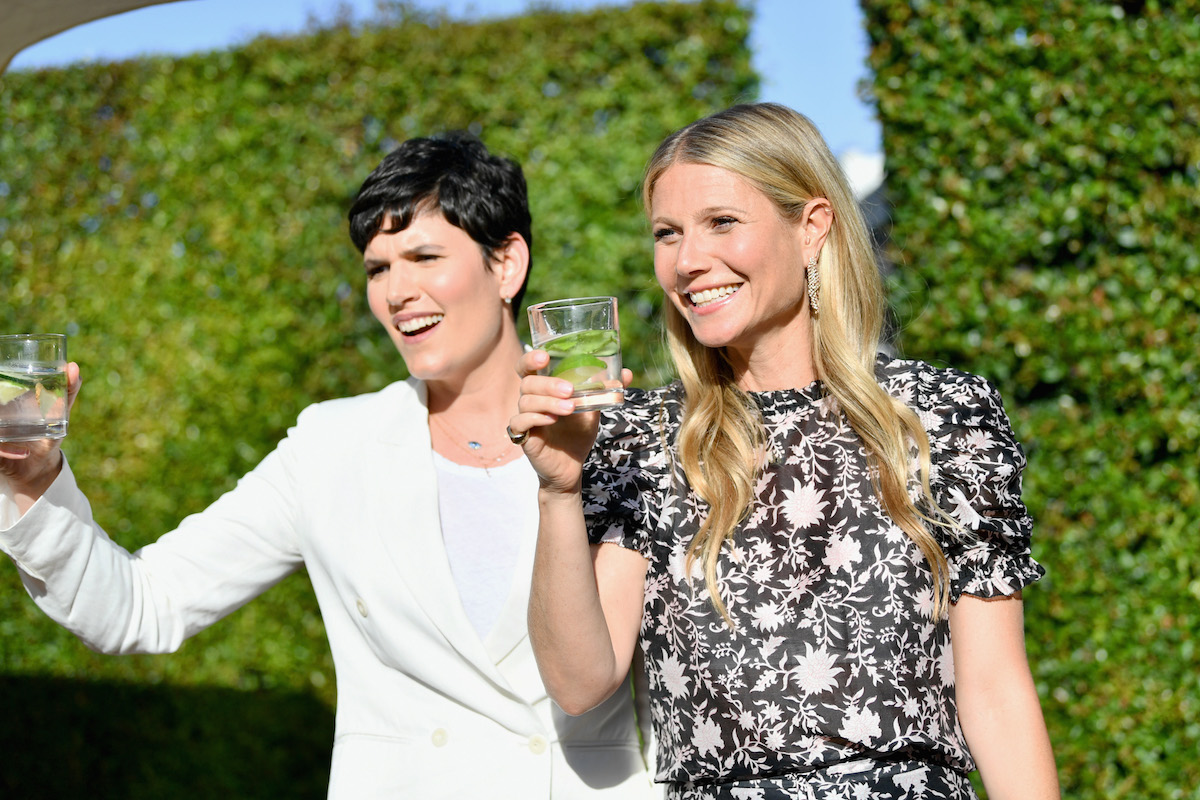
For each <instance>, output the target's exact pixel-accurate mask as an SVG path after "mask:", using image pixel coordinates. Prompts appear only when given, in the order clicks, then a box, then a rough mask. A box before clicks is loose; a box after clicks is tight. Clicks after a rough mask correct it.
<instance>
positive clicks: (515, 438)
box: [504, 425, 529, 447]
mask: <svg viewBox="0 0 1200 800" xmlns="http://www.w3.org/2000/svg"><path fill="white" fill-rule="evenodd" d="M504 430H505V432H506V433H507V434H508V440H509V441H510V442H512V443H513V444H515V445H517V446H518V447H519V446H521V445H523V444H525V440H526V439H528V438H529V431H525V432H524V433H520V434H518V433H513V430H512V426H511V425H507V426H505V428H504Z"/></svg>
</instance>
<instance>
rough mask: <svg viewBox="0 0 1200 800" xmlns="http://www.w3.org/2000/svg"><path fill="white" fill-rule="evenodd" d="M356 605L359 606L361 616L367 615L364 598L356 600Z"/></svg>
mask: <svg viewBox="0 0 1200 800" xmlns="http://www.w3.org/2000/svg"><path fill="white" fill-rule="evenodd" d="M354 605H356V606H358V614H359V616H362V617H365V616H366V615H367V604H366V603H364V602H363V601H362V600H356V601H355V602H354Z"/></svg>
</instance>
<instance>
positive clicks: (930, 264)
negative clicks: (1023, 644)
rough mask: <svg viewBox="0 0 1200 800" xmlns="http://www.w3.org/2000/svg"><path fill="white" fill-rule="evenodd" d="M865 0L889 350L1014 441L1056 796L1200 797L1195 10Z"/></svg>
mask: <svg viewBox="0 0 1200 800" xmlns="http://www.w3.org/2000/svg"><path fill="white" fill-rule="evenodd" d="M863 8H864V10H865V12H866V18H867V23H868V30H869V34H870V37H871V42H872V49H871V66H872V67H873V68H874V72H875V74H874V80H873V84H872V85H871V87H870V91H871V93H872V94H873V96H874V100H875V101H876V102H877V104H878V109H879V116H880V119H881V121H882V124H883V140H884V148H885V150H886V152H887V164H886V169H887V193H888V196H889V200H890V203H891V209H892V215H893V229H892V241H891V249H890V256H891V258H892V260H893V261H894V262H895V265H896V271H895V273H894V290H895V298H896V300H897V304H898V307H899V311H900V315H901V325H902V334H901V337H902V344H903V346H904V349H905V351H906V352H907V353H908V354H910V355H914V356H918V357H923V358H928V359H936V360H944V361H945V362H948V363H950V364H953V365H956V366H960V367H963V368H966V369H970V370H973V371H976V372H979V373H981V374H983V375H985V376H987V377H988V378H990V379H992V380H993V381H994V382H995V383H997V384H998V386H999V387H1000V389H1001V390H1002V391H1003V393H1004V395H1005V397H1006V399H1007V401H1008V405H1009V410H1010V412H1011V414H1012V416H1013V421H1014V425H1015V426H1016V429H1017V433H1018V435H1019V436H1020V438H1021V439H1022V440H1023V441H1024V443H1025V444H1026V446H1027V450H1028V452H1029V456H1030V467H1029V471H1028V473H1027V476H1026V481H1025V490H1026V497H1027V500H1028V502H1029V505H1030V507H1031V510H1032V511H1033V513H1034V515H1035V517H1036V518H1037V520H1038V523H1039V524H1038V526H1037V528H1036V538H1035V543H1034V554H1035V556H1036V557H1037V558H1038V559H1039V560H1041V561H1042V562H1043V563H1044V564H1045V565H1046V567H1047V569H1048V572H1049V574H1048V577H1047V578H1046V579H1045V580H1044V581H1043V582H1042V583H1041V584H1039V585H1038V586H1037V587H1035V588H1034V589H1032V590H1030V591H1029V592H1028V593H1027V594H1026V603H1027V609H1026V611H1027V629H1028V642H1029V651H1030V655H1031V661H1032V666H1033V669H1034V674H1035V677H1036V680H1037V685H1038V688H1039V691H1040V693H1041V695H1042V701H1043V705H1044V708H1045V711H1046V714H1047V719H1048V724H1049V727H1050V733H1051V736H1052V738H1053V740H1054V745H1055V750H1056V755H1057V758H1058V763H1059V767H1060V772H1061V776H1062V781H1063V790H1064V797H1070V798H1078V799H1079V800H1089V799H1091V798H1095V800H1101V799H1103V800H1114V799H1115V798H1130V800H1133V799H1134V798H1137V800H1142V799H1143V798H1182V797H1200V795H1198V794H1197V793H1196V792H1197V788H1196V787H1197V786H1200V759H1197V757H1196V754H1197V752H1200V677H1198V671H1197V668H1196V664H1197V658H1196V649H1195V644H1194V641H1195V639H1196V636H1197V634H1198V633H1200V617H1198V614H1197V601H1198V600H1200V549H1198V547H1197V534H1198V533H1200V458H1198V457H1197V451H1198V450H1200V407H1198V405H1197V396H1198V395H1200V391H1198V390H1200V359H1198V357H1197V344H1198V343H1200V296H1198V294H1200V253H1198V252H1197V249H1196V242H1197V241H1198V240H1200V213H1198V212H1197V208H1198V207H1200V188H1198V187H1200V134H1198V133H1197V131H1198V130H1200V82H1198V81H1197V76H1198V75H1200V4H1197V3H1196V2H1195V1H1194V0H1190V1H1181V2H1174V3H1168V2H1154V0H1148V1H1142V2H1139V1H1137V0H1127V1H1126V2H1120V3H1092V2H1072V1H1071V0H1056V2H1049V3H1048V2H1042V0H1036V1H1034V0H1009V2H1005V3H993V2H990V1H989V0H962V1H961V2H955V3H936V2H927V1H925V0H920V1H919V0H911V2H909V1H907V0H906V1H900V0H864V2H863Z"/></svg>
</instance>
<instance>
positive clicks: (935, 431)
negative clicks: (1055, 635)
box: [918, 370, 1045, 602]
mask: <svg viewBox="0 0 1200 800" xmlns="http://www.w3.org/2000/svg"><path fill="white" fill-rule="evenodd" d="M923 379H924V380H925V382H927V384H935V385H927V387H924V388H927V389H929V390H930V391H929V392H928V394H925V396H926V397H927V398H929V399H930V401H931V402H930V403H929V404H928V405H927V406H926V407H925V408H923V409H921V410H919V411H918V415H919V416H920V417H921V421H922V423H923V425H924V426H925V428H926V431H927V433H928V434H929V445H930V461H931V467H930V476H929V477H930V486H931V488H932V490H933V497H934V500H935V502H937V504H938V505H939V506H940V507H941V508H942V509H943V510H945V511H946V512H948V513H949V514H950V515H951V516H952V517H954V519H956V520H957V521H958V522H959V523H960V524H961V525H962V526H963V529H964V535H962V536H954V535H952V534H942V535H941V537H940V538H941V539H942V542H941V544H942V548H943V550H944V552H945V554H946V559H947V561H948V562H949V565H950V601H951V602H958V599H959V597H961V596H962V595H964V594H970V595H974V596H977V597H998V596H1002V595H1010V594H1015V593H1016V592H1018V591H1020V590H1021V589H1022V588H1023V587H1025V586H1027V585H1029V584H1031V583H1033V582H1034V581H1036V580H1038V579H1039V578H1041V577H1042V575H1044V574H1045V570H1044V569H1043V568H1042V567H1041V565H1040V564H1038V563H1037V562H1036V561H1034V559H1033V557H1032V555H1031V553H1030V535H1031V533H1032V529H1033V520H1032V519H1031V517H1030V516H1029V511H1028V509H1026V507H1025V504H1024V503H1023V502H1022V500H1021V474H1022V472H1023V471H1024V469H1025V465H1026V461H1025V453H1024V451H1023V450H1022V448H1021V445H1020V443H1019V442H1017V439H1016V436H1015V435H1014V434H1013V430H1012V425H1011V424H1010V423H1009V419H1008V415H1007V414H1006V413H1005V411H1004V403H1003V400H1002V399H1001V397H1000V394H999V392H997V391H996V389H995V387H993V386H992V385H991V384H990V383H988V382H987V381H986V380H985V379H983V378H980V377H978V376H975V375H969V374H967V373H963V372H957V371H954V370H947V371H944V372H938V373H937V375H936V377H934V378H924V376H923ZM922 394H924V393H922Z"/></svg>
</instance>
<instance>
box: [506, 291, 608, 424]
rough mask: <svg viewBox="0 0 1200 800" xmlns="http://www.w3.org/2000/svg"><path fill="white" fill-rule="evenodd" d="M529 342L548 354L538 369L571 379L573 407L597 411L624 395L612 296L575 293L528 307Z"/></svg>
mask: <svg viewBox="0 0 1200 800" xmlns="http://www.w3.org/2000/svg"><path fill="white" fill-rule="evenodd" d="M529 333H530V336H531V337H532V338H533V346H534V347H535V348H537V349H539V350H545V351H546V352H547V353H548V354H549V355H550V364H549V365H548V366H547V367H546V368H545V369H543V370H542V371H541V373H540V374H542V375H550V376H553V377H555V378H563V379H565V380H568V381H570V382H571V383H572V385H574V387H575V392H574V393H573V394H572V395H571V397H573V398H574V400H575V411H576V412H580V411H596V410H597V409H601V408H611V407H613V406H619V405H621V403H623V402H624V401H625V388H624V385H623V384H622V382H621V333H620V325H619V322H618V320H617V298H615V297H575V298H571V299H567V300H551V301H550V302H547V303H538V304H537V305H533V306H530V307H529Z"/></svg>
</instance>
